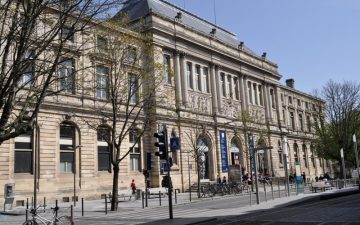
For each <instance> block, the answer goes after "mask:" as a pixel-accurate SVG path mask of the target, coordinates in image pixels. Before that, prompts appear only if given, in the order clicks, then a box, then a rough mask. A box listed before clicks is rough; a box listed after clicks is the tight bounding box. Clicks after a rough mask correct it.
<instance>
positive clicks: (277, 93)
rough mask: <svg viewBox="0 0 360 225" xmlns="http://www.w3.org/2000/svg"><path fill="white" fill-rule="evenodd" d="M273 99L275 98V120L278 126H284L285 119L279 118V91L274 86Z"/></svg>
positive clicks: (280, 104) (280, 108) (280, 105)
mask: <svg viewBox="0 0 360 225" xmlns="http://www.w3.org/2000/svg"><path fill="white" fill-rule="evenodd" d="M274 95H275V96H274V97H275V103H274V104H275V108H276V115H277V120H278V123H279V125H280V126H284V125H285V118H281V114H282V103H281V100H280V98H281V97H280V91H279V86H278V85H276V86H275V88H274Z"/></svg>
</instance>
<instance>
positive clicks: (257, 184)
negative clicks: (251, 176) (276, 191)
mask: <svg viewBox="0 0 360 225" xmlns="http://www.w3.org/2000/svg"><path fill="white" fill-rule="evenodd" d="M252 152H253V157H254V161H253V163H254V169H255V190H256V204H258V205H259V204H260V200H259V183H258V174H257V166H256V159H257V157H256V156H257V152H256V151H255V150H254V148H253V149H252Z"/></svg>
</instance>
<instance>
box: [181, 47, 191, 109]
mask: <svg viewBox="0 0 360 225" xmlns="http://www.w3.org/2000/svg"><path fill="white" fill-rule="evenodd" d="M180 66H181V70H180V71H181V73H180V75H181V91H182V101H183V104H184V105H185V106H188V102H189V101H188V93H187V92H188V87H187V82H186V62H185V54H181V55H180Z"/></svg>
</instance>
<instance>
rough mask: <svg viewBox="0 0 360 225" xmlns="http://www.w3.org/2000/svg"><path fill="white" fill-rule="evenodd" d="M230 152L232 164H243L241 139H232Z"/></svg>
mask: <svg viewBox="0 0 360 225" xmlns="http://www.w3.org/2000/svg"><path fill="white" fill-rule="evenodd" d="M230 153H231V165H240V164H242V158H241V145H240V141H239V140H238V139H237V138H233V139H232V140H231V143H230ZM242 166H243V165H242Z"/></svg>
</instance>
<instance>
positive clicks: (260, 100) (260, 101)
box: [258, 85, 264, 106]
mask: <svg viewBox="0 0 360 225" xmlns="http://www.w3.org/2000/svg"><path fill="white" fill-rule="evenodd" d="M258 90H259V91H258V93H259V104H260V105H261V106H263V105H264V104H263V96H262V86H261V85H258Z"/></svg>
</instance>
